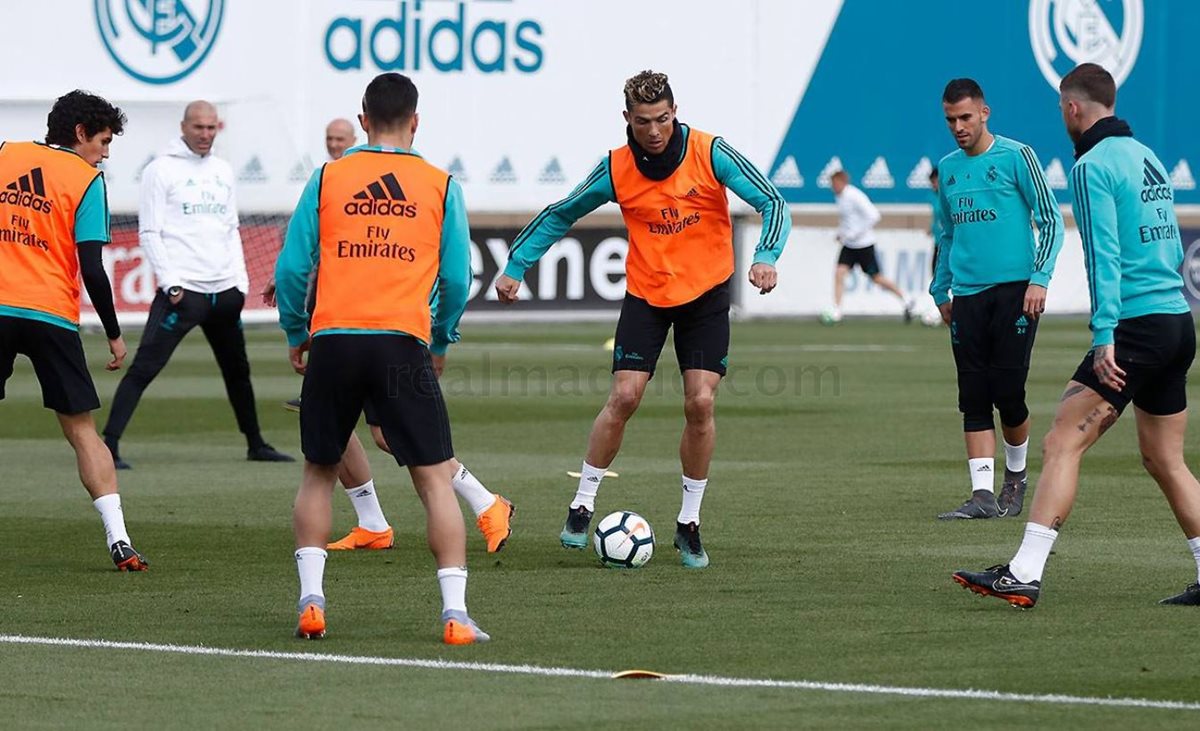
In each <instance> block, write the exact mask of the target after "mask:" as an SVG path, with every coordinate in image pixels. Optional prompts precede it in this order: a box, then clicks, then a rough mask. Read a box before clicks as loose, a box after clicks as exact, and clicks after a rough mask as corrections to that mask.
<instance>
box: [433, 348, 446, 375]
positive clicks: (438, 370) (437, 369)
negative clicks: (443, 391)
mask: <svg viewBox="0 0 1200 731" xmlns="http://www.w3.org/2000/svg"><path fill="white" fill-rule="evenodd" d="M429 359H430V360H431V361H433V375H435V376H437V377H438V378H441V377H442V373H443V372H445V370H446V356H444V355H434V354H433V353H430V354H429Z"/></svg>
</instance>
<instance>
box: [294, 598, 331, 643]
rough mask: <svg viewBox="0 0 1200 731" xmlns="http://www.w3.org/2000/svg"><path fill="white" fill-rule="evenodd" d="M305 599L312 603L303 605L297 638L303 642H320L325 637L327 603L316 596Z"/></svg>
mask: <svg viewBox="0 0 1200 731" xmlns="http://www.w3.org/2000/svg"><path fill="white" fill-rule="evenodd" d="M305 599H310V600H311V601H308V602H304V603H302V609H301V610H300V622H299V623H298V624H297V625H296V636H297V637H299V638H300V639H302V640H319V639H321V638H322V637H324V636H325V602H324V601H323V600H321V599H320V598H319V597H315V596H314V597H305Z"/></svg>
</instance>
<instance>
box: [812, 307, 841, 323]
mask: <svg viewBox="0 0 1200 731" xmlns="http://www.w3.org/2000/svg"><path fill="white" fill-rule="evenodd" d="M817 319H818V320H820V321H821V324H822V325H836V324H838V323H839V322H841V321H842V313H840V312H838V311H837V310H835V309H833V308H832V307H830V308H828V309H825V310H822V311H821V314H820V315H819V316H818V317H817Z"/></svg>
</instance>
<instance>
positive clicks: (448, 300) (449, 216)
mask: <svg viewBox="0 0 1200 731" xmlns="http://www.w3.org/2000/svg"><path fill="white" fill-rule="evenodd" d="M442 220H443V223H442V241H441V250H440V254H439V260H438V261H439V264H438V276H437V283H436V285H435V286H436V287H437V292H436V297H435V300H436V304H435V305H434V306H433V307H432V309H433V330H432V332H433V334H432V336H431V337H430V343H429V351H430V353H432V354H433V356H434V358H435V363H434V370H435V371H437V372H438V375H441V369H442V368H443V367H444V365H445V358H446V349H447V348H448V347H449V346H450V344H451V343H457V342H458V340H459V334H458V321H459V320H460V319H462V314H463V311H464V310H466V309H467V299H468V297H469V296H470V293H471V228H470V225H469V224H468V222H467V204H466V202H465V201H464V200H463V193H462V188H461V187H459V185H458V182H457V181H455V180H453V179H451V180H450V183H449V186H448V187H447V189H446V213H445V216H443V219H442Z"/></svg>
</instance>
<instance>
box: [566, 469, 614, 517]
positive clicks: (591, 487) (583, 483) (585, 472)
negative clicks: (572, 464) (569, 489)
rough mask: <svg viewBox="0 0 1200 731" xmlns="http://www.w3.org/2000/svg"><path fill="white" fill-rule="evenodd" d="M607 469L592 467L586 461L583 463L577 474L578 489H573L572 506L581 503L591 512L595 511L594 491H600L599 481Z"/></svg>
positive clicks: (577, 505)
mask: <svg viewBox="0 0 1200 731" xmlns="http://www.w3.org/2000/svg"><path fill="white" fill-rule="evenodd" d="M607 471H608V468H607V467H593V466H591V465H590V464H588V463H587V462H584V463H583V469H581V470H580V475H579V489H577V490H576V491H575V499H574V500H572V501H571V507H572V508H578V507H579V506H580V505H582V506H583V507H585V508H587V509H588V510H590V511H592V512H595V511H596V493H597V492H600V481H601V480H603V479H604V473H605V472H607Z"/></svg>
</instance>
